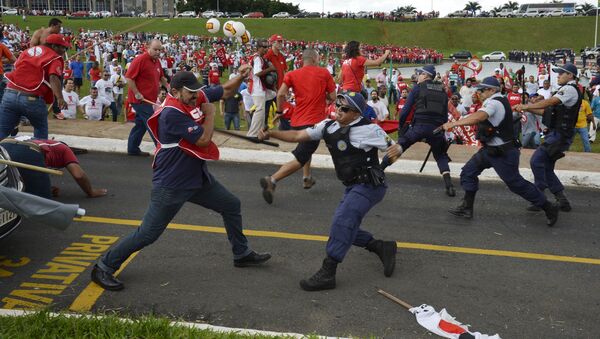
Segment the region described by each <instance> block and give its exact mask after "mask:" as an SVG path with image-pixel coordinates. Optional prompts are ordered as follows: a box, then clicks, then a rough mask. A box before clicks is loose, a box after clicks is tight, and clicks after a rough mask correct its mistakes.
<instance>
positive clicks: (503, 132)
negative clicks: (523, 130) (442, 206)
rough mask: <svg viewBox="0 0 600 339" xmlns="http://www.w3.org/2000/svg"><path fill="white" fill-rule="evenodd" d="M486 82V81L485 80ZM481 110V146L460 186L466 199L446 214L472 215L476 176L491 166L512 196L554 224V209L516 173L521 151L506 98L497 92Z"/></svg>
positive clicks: (494, 82) (465, 171)
mask: <svg viewBox="0 0 600 339" xmlns="http://www.w3.org/2000/svg"><path fill="white" fill-rule="evenodd" d="M486 80H488V79H487V78H486ZM489 81H490V83H491V85H496V84H497V86H493V87H497V88H498V89H499V88H500V85H499V83H498V81H497V80H495V79H494V80H493V81H492V80H489ZM484 83H485V80H484ZM480 111H483V112H486V113H487V115H488V118H487V120H485V121H483V122H482V123H480V124H479V125H478V131H477V137H478V139H479V140H480V141H481V143H482V144H483V147H482V148H481V149H480V150H479V151H478V152H477V153H475V154H474V155H473V157H471V159H470V160H469V161H468V162H467V163H466V164H465V166H464V167H463V168H462V171H461V173H460V184H461V186H462V188H463V189H464V190H465V198H464V199H463V201H462V204H461V205H460V206H458V207H457V208H454V209H451V210H450V211H449V212H450V213H452V214H454V215H457V216H462V217H467V218H471V217H472V216H473V202H474V200H475V193H476V192H477V190H479V179H478V176H479V174H481V172H483V170H485V169H487V168H490V167H491V168H493V169H494V170H495V171H496V173H497V174H498V176H499V177H500V179H502V181H504V183H505V184H506V186H508V188H509V189H510V190H511V191H512V192H513V193H516V194H518V195H519V196H521V197H522V198H523V199H525V200H527V201H529V202H531V203H532V204H533V205H535V206H537V207H539V208H540V209H544V210H545V211H546V212H547V213H546V215H547V216H548V224H549V225H550V224H554V222H556V217H557V207H556V206H554V205H552V204H550V203H549V202H548V201H547V200H546V197H545V196H544V194H543V193H542V192H541V191H540V190H539V189H537V187H536V186H535V185H534V184H533V183H531V182H529V181H527V180H525V179H524V178H523V177H522V176H521V174H520V173H519V157H520V153H521V152H520V151H519V149H518V148H517V147H516V136H515V134H514V130H513V120H512V109H511V107H510V104H509V102H508V99H506V98H505V97H503V96H502V95H501V94H500V93H495V94H493V95H492V96H491V97H489V98H488V99H487V100H486V101H485V102H484V103H483V107H482V108H481V109H480ZM555 214H556V215H555Z"/></svg>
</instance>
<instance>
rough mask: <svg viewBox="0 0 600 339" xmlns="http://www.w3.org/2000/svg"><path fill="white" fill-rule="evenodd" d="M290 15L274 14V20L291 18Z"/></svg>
mask: <svg viewBox="0 0 600 339" xmlns="http://www.w3.org/2000/svg"><path fill="white" fill-rule="evenodd" d="M289 17H290V13H288V12H279V13H277V14H273V18H289Z"/></svg>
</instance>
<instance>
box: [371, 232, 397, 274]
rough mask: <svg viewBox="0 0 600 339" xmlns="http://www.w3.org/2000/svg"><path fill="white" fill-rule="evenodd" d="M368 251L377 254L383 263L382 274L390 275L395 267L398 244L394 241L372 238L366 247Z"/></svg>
mask: <svg viewBox="0 0 600 339" xmlns="http://www.w3.org/2000/svg"><path fill="white" fill-rule="evenodd" d="M366 249H367V250H369V252H374V253H375V254H377V256H378V257H379V259H381V262H382V263H383V274H384V275H385V276H386V277H391V276H392V273H394V268H395V267H396V252H398V245H397V244H396V242H395V241H383V240H375V239H372V240H371V241H369V243H368V244H367V247H366Z"/></svg>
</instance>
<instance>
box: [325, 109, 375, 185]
mask: <svg viewBox="0 0 600 339" xmlns="http://www.w3.org/2000/svg"><path fill="white" fill-rule="evenodd" d="M334 122H335V121H333V120H331V121H328V122H327V123H326V124H325V129H324V130H323V140H325V144H326V145H327V148H328V149H329V153H331V157H332V158H333V164H334V166H335V173H336V175H337V177H338V179H340V180H341V181H342V182H343V183H344V185H346V186H349V185H354V184H361V183H373V182H372V179H371V169H380V166H379V157H378V156H377V148H373V149H371V150H370V151H368V152H365V150H362V149H360V148H356V147H354V146H352V144H351V143H350V130H351V129H352V128H354V127H359V126H364V125H369V124H371V122H370V121H369V120H367V119H365V118H361V120H360V121H359V122H358V123H356V124H354V125H352V126H345V127H340V128H339V129H338V130H337V131H335V132H333V133H329V132H327V129H328V128H329V126H331V125H332V124H333V123H334ZM380 172H381V175H382V176H383V171H380ZM382 181H383V179H382Z"/></svg>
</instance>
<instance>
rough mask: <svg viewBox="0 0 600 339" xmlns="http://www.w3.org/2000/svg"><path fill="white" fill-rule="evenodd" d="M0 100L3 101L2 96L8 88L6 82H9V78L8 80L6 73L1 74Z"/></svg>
mask: <svg viewBox="0 0 600 339" xmlns="http://www.w3.org/2000/svg"><path fill="white" fill-rule="evenodd" d="M0 79H1V80H0V102H2V96H3V95H4V90H5V89H6V84H7V83H8V80H6V77H5V76H4V75H0Z"/></svg>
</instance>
